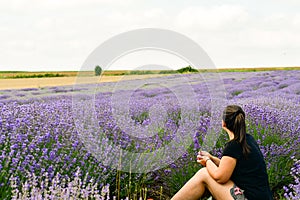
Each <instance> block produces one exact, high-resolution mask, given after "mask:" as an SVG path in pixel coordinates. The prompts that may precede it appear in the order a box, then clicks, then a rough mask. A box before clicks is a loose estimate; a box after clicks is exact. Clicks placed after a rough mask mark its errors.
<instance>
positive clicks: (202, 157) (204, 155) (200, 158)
mask: <svg viewBox="0 0 300 200" xmlns="http://www.w3.org/2000/svg"><path fill="white" fill-rule="evenodd" d="M211 157H212V156H211V155H210V153H208V152H206V151H199V152H198V155H197V163H200V164H201V165H202V166H203V167H205V166H206V161H207V160H208V159H211Z"/></svg>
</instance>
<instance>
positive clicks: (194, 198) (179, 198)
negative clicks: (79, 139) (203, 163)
mask: <svg viewBox="0 0 300 200" xmlns="http://www.w3.org/2000/svg"><path fill="white" fill-rule="evenodd" d="M233 185H234V183H233V182H232V181H228V182H227V183H225V184H220V183H217V182H216V181H215V180H214V179H213V178H212V177H211V176H210V175H209V174H208V172H207V169H206V167H204V168H201V169H200V170H199V171H198V172H197V173H196V174H195V175H194V176H193V177H192V178H191V179H190V180H189V181H188V182H187V183H186V184H185V185H184V186H183V187H182V188H181V189H180V190H179V191H178V192H177V193H176V194H175V196H173V197H172V200H198V199H199V198H200V197H201V196H202V195H203V194H204V191H205V188H207V189H208V190H209V191H210V192H211V194H212V195H213V197H214V198H215V199H217V200H219V199H222V200H232V199H233V198H232V196H231V194H230V189H231V188H232V187H233Z"/></svg>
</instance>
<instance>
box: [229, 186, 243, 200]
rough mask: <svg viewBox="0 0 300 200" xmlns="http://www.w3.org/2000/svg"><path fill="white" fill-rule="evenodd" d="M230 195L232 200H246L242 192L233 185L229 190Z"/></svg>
mask: <svg viewBox="0 0 300 200" xmlns="http://www.w3.org/2000/svg"><path fill="white" fill-rule="evenodd" d="M230 194H231V196H232V198H233V199H234V200H247V198H246V197H245V195H244V190H242V189H241V188H239V187H238V186H236V185H235V184H234V186H233V188H231V189H230Z"/></svg>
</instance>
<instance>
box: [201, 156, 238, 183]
mask: <svg viewBox="0 0 300 200" xmlns="http://www.w3.org/2000/svg"><path fill="white" fill-rule="evenodd" d="M203 159H204V160H205V161H206V162H205V164H206V168H207V171H208V173H209V175H210V176H211V177H212V178H213V179H215V180H216V181H217V182H218V183H226V182H227V181H229V180H230V177H231V175H232V173H233V170H234V168H235V166H236V159H235V158H232V157H229V156H223V157H222V158H221V160H220V162H219V166H217V165H216V164H215V163H214V162H213V160H212V159H210V158H209V157H206V158H205V157H204V158H203Z"/></svg>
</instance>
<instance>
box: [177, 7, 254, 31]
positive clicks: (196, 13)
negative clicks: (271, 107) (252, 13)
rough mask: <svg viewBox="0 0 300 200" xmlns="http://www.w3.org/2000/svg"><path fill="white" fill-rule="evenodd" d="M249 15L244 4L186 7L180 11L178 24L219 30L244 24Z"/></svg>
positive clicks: (185, 26) (184, 26) (186, 26)
mask: <svg viewBox="0 0 300 200" xmlns="http://www.w3.org/2000/svg"><path fill="white" fill-rule="evenodd" d="M248 17H249V15H248V12H247V11H246V9H245V8H243V7H242V6H235V5H222V6H214V7H188V8H185V9H183V10H182V11H181V12H180V13H179V15H178V17H177V19H176V21H177V24H178V26H181V27H183V28H191V27H197V28H198V29H200V30H218V29H226V28H232V27H234V26H237V25H241V24H244V23H246V22H247V20H248Z"/></svg>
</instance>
